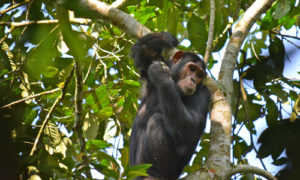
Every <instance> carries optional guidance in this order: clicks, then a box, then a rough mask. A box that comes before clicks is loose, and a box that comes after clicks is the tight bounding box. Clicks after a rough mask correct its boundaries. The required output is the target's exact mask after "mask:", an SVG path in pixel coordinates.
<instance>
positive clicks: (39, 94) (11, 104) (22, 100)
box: [0, 88, 61, 109]
mask: <svg viewBox="0 0 300 180" xmlns="http://www.w3.org/2000/svg"><path fill="white" fill-rule="evenodd" d="M60 90H61V88H55V89H52V90H50V91H45V92H41V93H38V94H34V95H31V96H28V97H26V98H23V99H19V100H17V101H13V102H11V103H9V104H7V105H4V106H2V107H0V109H4V108H8V107H11V106H13V105H16V104H18V103H21V102H24V101H27V100H29V99H33V98H36V97H40V96H43V95H47V94H52V93H55V92H57V91H60Z"/></svg>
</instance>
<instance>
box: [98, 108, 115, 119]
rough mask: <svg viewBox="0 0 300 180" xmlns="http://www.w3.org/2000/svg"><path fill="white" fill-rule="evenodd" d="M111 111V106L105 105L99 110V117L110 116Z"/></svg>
mask: <svg viewBox="0 0 300 180" xmlns="http://www.w3.org/2000/svg"><path fill="white" fill-rule="evenodd" d="M113 114H114V113H113V108H112V107H105V108H103V109H101V110H100V111H99V117H101V118H103V117H109V116H112V115H113Z"/></svg>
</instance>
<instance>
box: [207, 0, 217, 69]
mask: <svg viewBox="0 0 300 180" xmlns="http://www.w3.org/2000/svg"><path fill="white" fill-rule="evenodd" d="M214 26H215V0H210V18H209V30H208V40H207V45H206V50H205V55H204V62H205V64H207V62H208V60H209V58H210V55H211V52H212V42H213V36H214Z"/></svg>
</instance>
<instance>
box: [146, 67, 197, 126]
mask: <svg viewBox="0 0 300 180" xmlns="http://www.w3.org/2000/svg"><path fill="white" fill-rule="evenodd" d="M148 75H149V80H150V83H152V84H154V86H155V87H156V88H157V90H158V95H159V97H158V99H159V100H160V101H159V102H160V104H161V105H162V107H163V108H164V112H165V113H166V115H167V116H168V119H169V121H170V123H171V124H172V126H174V127H180V126H181V125H182V124H184V123H186V122H185V121H192V120H193V118H194V117H193V115H192V114H191V113H190V111H189V110H187V107H186V106H185V105H184V104H183V102H182V98H181V97H180V94H179V91H178V89H177V88H178V87H177V86H176V84H175V82H174V80H173V79H172V78H171V76H170V72H169V68H168V67H167V66H166V65H164V63H162V62H153V63H152V64H151V66H150V67H149V70H148ZM177 121H178V122H177Z"/></svg>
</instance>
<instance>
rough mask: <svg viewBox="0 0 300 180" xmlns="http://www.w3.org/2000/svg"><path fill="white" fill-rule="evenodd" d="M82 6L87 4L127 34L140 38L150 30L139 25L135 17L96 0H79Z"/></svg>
mask: <svg viewBox="0 0 300 180" xmlns="http://www.w3.org/2000/svg"><path fill="white" fill-rule="evenodd" d="M81 1H82V2H81V3H82V5H83V6H87V8H88V9H90V10H91V11H94V12H95V11H96V12H97V13H99V14H100V15H101V16H102V17H103V19H104V20H106V21H109V22H110V23H111V24H113V25H115V26H117V27H118V28H120V29H122V30H123V31H125V32H126V33H127V34H128V35H130V36H132V37H135V38H140V37H142V36H144V35H146V34H148V33H150V32H151V31H150V30H149V29H148V28H147V27H145V26H143V25H141V24H140V23H139V22H138V21H137V20H136V19H134V18H133V17H131V16H129V15H128V14H126V13H124V12H123V11H121V10H119V9H117V8H114V6H109V5H107V4H106V3H104V2H100V1H98V0H81Z"/></svg>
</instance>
